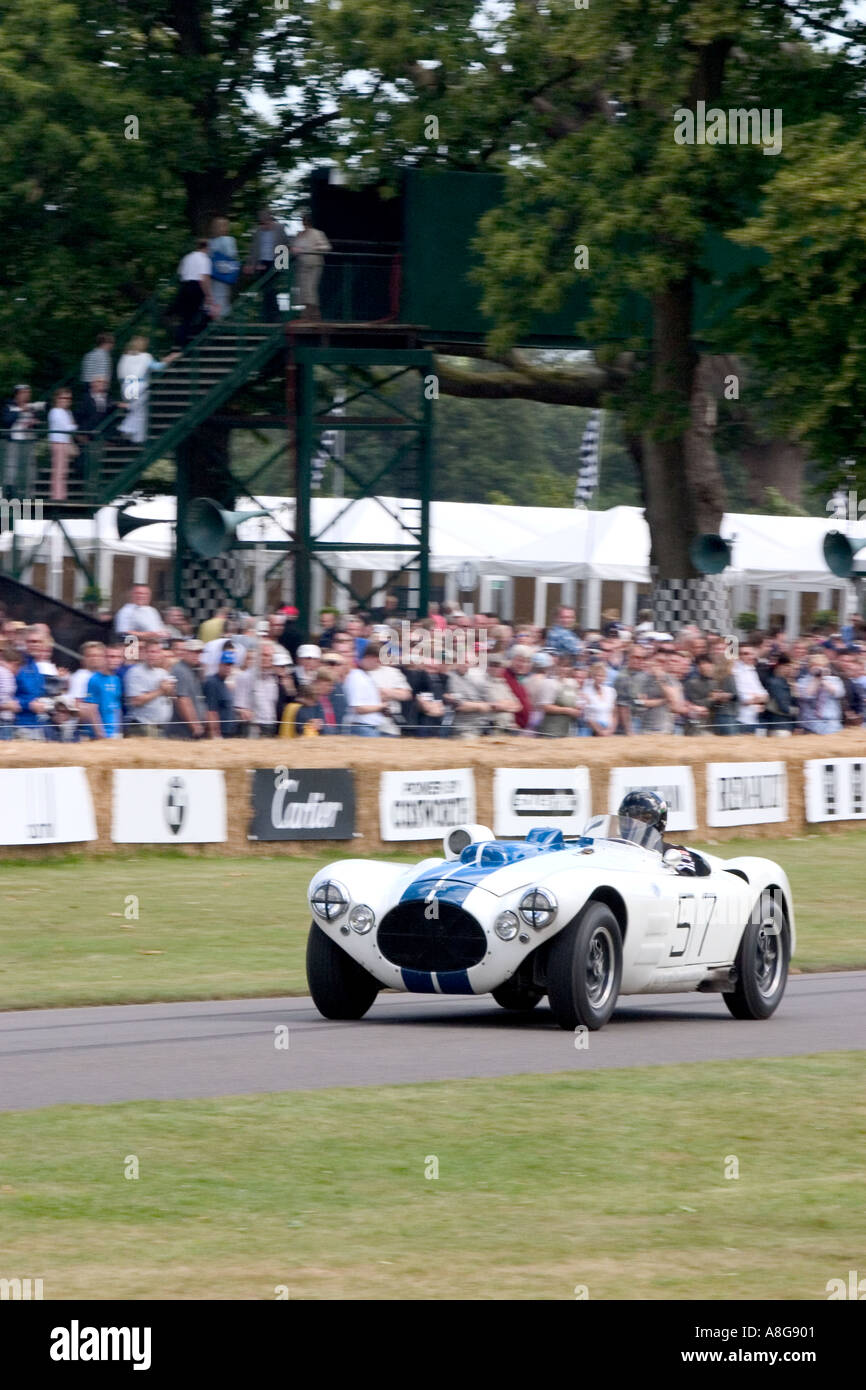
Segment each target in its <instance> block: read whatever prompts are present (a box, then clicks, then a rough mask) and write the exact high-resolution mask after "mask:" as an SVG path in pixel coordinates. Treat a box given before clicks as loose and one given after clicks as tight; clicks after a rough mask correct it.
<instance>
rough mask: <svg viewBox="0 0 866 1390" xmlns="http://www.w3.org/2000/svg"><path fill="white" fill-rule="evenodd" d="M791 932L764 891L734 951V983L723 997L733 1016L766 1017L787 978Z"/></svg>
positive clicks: (775, 902) (773, 899) (772, 897)
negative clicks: (735, 976) (731, 989)
mask: <svg viewBox="0 0 866 1390" xmlns="http://www.w3.org/2000/svg"><path fill="white" fill-rule="evenodd" d="M790 959H791V933H790V931H789V928H788V923H787V920H786V918H785V913H784V911H783V910H782V904H781V903H780V902H778V900H777V898H776V896H775V894H774V893H769V892H767V893H763V894H762V895H761V901H760V903H759V904H758V911H757V912H753V913H752V916H751V918H750V920H749V924H748V926H747V927H746V930H745V931H744V932H743V938H742V940H741V942H740V949H739V951H738V952H737V959H736V974H737V983H736V986H735V987H734V989H733V991H732V992H731V993H729V994H723V995H722V998H723V999H724V1001H725V1003H726V1004H727V1006H728V1009H729V1010H730V1012H731V1013H732V1014H733V1015H734V1018H769V1017H770V1015H771V1014H773V1013H775V1012H776V1009H777V1008H778V1007H779V1004H780V1003H781V1002H782V995H783V994H784V993H785V985H786V984H787V982H788V962H789V961H790Z"/></svg>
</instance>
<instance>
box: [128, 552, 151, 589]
mask: <svg viewBox="0 0 866 1390" xmlns="http://www.w3.org/2000/svg"><path fill="white" fill-rule="evenodd" d="M149 574H150V558H149V557H148V556H147V555H136V556H135V558H134V559H133V562H132V582H133V584H146V583H147V580H148V575H149Z"/></svg>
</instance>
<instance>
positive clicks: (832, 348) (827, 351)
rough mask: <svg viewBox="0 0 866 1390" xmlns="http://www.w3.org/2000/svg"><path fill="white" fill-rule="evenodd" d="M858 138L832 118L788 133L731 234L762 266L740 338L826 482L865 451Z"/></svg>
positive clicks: (864, 155)
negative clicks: (773, 172)
mask: <svg viewBox="0 0 866 1390" xmlns="http://www.w3.org/2000/svg"><path fill="white" fill-rule="evenodd" d="M864 161H866V140H864V138H863V136H862V134H861V133H860V132H859V131H858V132H857V133H855V134H852V133H851V132H850V131H849V130H847V129H846V127H845V126H844V125H843V123H842V122H841V121H840V120H838V119H836V118H830V117H827V118H824V119H823V120H820V121H816V122H812V123H810V124H809V125H807V126H804V127H802V128H801V129H799V130H797V131H795V132H794V133H793V134H792V137H791V139H790V141H789V142H786V149H785V154H784V159H783V163H782V166H781V168H780V169H779V172H778V174H777V176H776V178H775V180H774V181H773V184H772V186H771V187H770V188H769V189H768V190H767V196H766V198H765V200H764V202H763V204H762V207H761V210H760V213H759V214H758V215H757V216H755V217H754V218H752V219H751V220H750V221H749V222H748V223H747V224H746V226H745V228H744V229H743V230H742V231H741V232H740V233H739V234H738V239H739V240H740V241H742V242H743V243H744V244H747V245H750V246H754V247H759V248H761V249H762V250H763V251H766V252H767V253H768V254H769V257H770V259H769V260H768V261H767V262H766V263H765V264H763V265H762V266H761V268H760V269H759V270H758V271H757V272H756V275H755V279H756V282H757V283H756V285H755V289H754V293H753V296H752V298H751V300H750V302H749V303H748V304H747V305H746V306H745V307H744V308H743V309H742V310H741V312H740V316H739V322H740V331H741V332H742V334H743V336H744V340H745V342H746V343H747V345H748V349H749V351H750V352H751V353H753V354H754V355H755V356H757V357H759V358H760V360H761V362H762V364H763V366H764V369H765V371H766V372H767V374H768V382H769V391H770V394H771V397H772V399H773V400H774V402H775V403H776V405H777V409H778V410H779V411H780V412H784V414H785V415H786V417H787V420H788V422H789V428H790V429H794V430H797V431H798V432H799V433H800V434H801V436H802V437H803V438H804V439H806V440H807V441H808V442H809V444H810V446H811V448H812V449H813V450H814V452H815V454H816V456H817V458H818V459H819V460H820V461H821V462H822V464H823V466H824V471H825V475H826V477H827V479H828V480H829V481H830V482H836V481H842V480H844V478H845V477H846V476H847V475H848V473H849V471H850V468H851V463H850V460H854V461H855V462H854V467H855V468H856V469H857V470H858V478H859V480H860V481H861V483H862V480H863V479H864V477H866V474H864V472H863V465H862V462H861V460H862V458H863V453H864V447H866V290H864V283H866V251H864V242H863V226H864V219H866V183H864V179H863V168H864Z"/></svg>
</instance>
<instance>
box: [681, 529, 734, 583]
mask: <svg viewBox="0 0 866 1390" xmlns="http://www.w3.org/2000/svg"><path fill="white" fill-rule="evenodd" d="M732 549H733V547H732V545H731V542H730V541H726V540H723V539H722V537H721V536H717V535H715V534H714V533H713V532H711V531H705V532H704V533H703V535H701V536H695V538H694V540H693V541H692V543H691V545H690V546H689V559H690V560H691V562H692V564H693V565H694V567H695V569H696V570H700V572H701V574H721V572H722V570H724V569H727V567H728V565H729V564H730V563H731V552H732Z"/></svg>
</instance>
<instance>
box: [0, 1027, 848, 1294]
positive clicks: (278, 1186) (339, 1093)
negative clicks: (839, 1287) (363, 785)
mask: <svg viewBox="0 0 866 1390" xmlns="http://www.w3.org/2000/svg"><path fill="white" fill-rule="evenodd" d="M864 1062H866V1054H862V1053H846V1054H825V1055H823V1056H820V1057H798V1058H793V1059H772V1060H768V1061H761V1062H748V1063H719V1062H713V1063H702V1064H695V1065H686V1066H671V1067H665V1068H648V1069H632V1070H626V1071H604V1072H595V1073H593V1072H590V1073H584V1074H583V1075H579V1076H573V1075H556V1076H543V1077H541V1076H539V1077H535V1076H533V1077H521V1076H518V1077H505V1078H497V1079H496V1080H489V1081H488V1080H479V1081H459V1082H443V1083H435V1084H429V1085H418V1086H401V1087H383V1088H377V1089H375V1090H373V1089H366V1088H360V1089H357V1090H333V1091H318V1092H295V1093H289V1094H285V1095H277V1096H248V1097H233V1098H224V1099H219V1100H216V1101H195V1102H188V1101H187V1102H178V1103H135V1104H125V1105H110V1106H100V1107H78V1106H69V1107H60V1108H57V1109H49V1110H41V1111H26V1112H18V1113H11V1114H6V1115H4V1116H3V1117H2V1154H3V1157H2V1160H0V1213H2V1216H0V1220H2V1229H3V1268H2V1270H0V1273H2V1275H3V1276H4V1277H7V1278H9V1277H16V1276H17V1277H25V1276H29V1277H31V1278H42V1279H43V1280H44V1293H45V1297H46V1298H47V1299H58V1298H93V1299H100V1298H118V1297H119V1298H125V1299H135V1298H167V1299H175V1298H191V1299H194V1298H206V1299H235V1298H247V1299H272V1298H274V1297H275V1296H276V1291H277V1289H278V1288H279V1287H280V1286H282V1287H283V1288H285V1289H287V1290H288V1296H289V1297H290V1298H293V1299H295V1298H300V1299H318V1298H336V1299H356V1298H362V1299H363V1298H374V1299H383V1298H401V1299H404V1298H410V1299H411V1298H417V1299H423V1298H458V1299H498V1298H506V1299H554V1300H558V1299H569V1300H570V1299H573V1298H574V1297H575V1289H576V1288H577V1287H579V1286H583V1287H585V1288H586V1290H587V1292H588V1296H589V1298H590V1299H606V1298H625V1299H688V1298H698V1299H745V1298H755V1299H795V1298H797V1299H800V1298H802V1299H823V1298H826V1296H827V1294H826V1285H827V1281H828V1280H830V1279H833V1278H845V1279H847V1271H848V1270H849V1269H858V1268H859V1269H861V1270H862V1269H863V1267H864V1249H866V1210H864V1206H863V1202H862V1133H863V1124H864V1120H866V1098H864V1090H863V1067H864ZM804 1114H808V1116H809V1124H808V1127H807V1126H804V1124H803V1116H804ZM133 1159H135V1160H136V1161H137V1164H138V1177H137V1178H134V1177H130V1178H127V1177H125V1176H124V1174H125V1172H130V1171H132V1160H133ZM437 1171H438V1176H432V1174H433V1173H434V1172H437ZM734 1172H738V1176H736V1177H735V1176H731V1175H732V1174H733V1173H734ZM428 1174H430V1175H431V1176H428Z"/></svg>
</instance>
